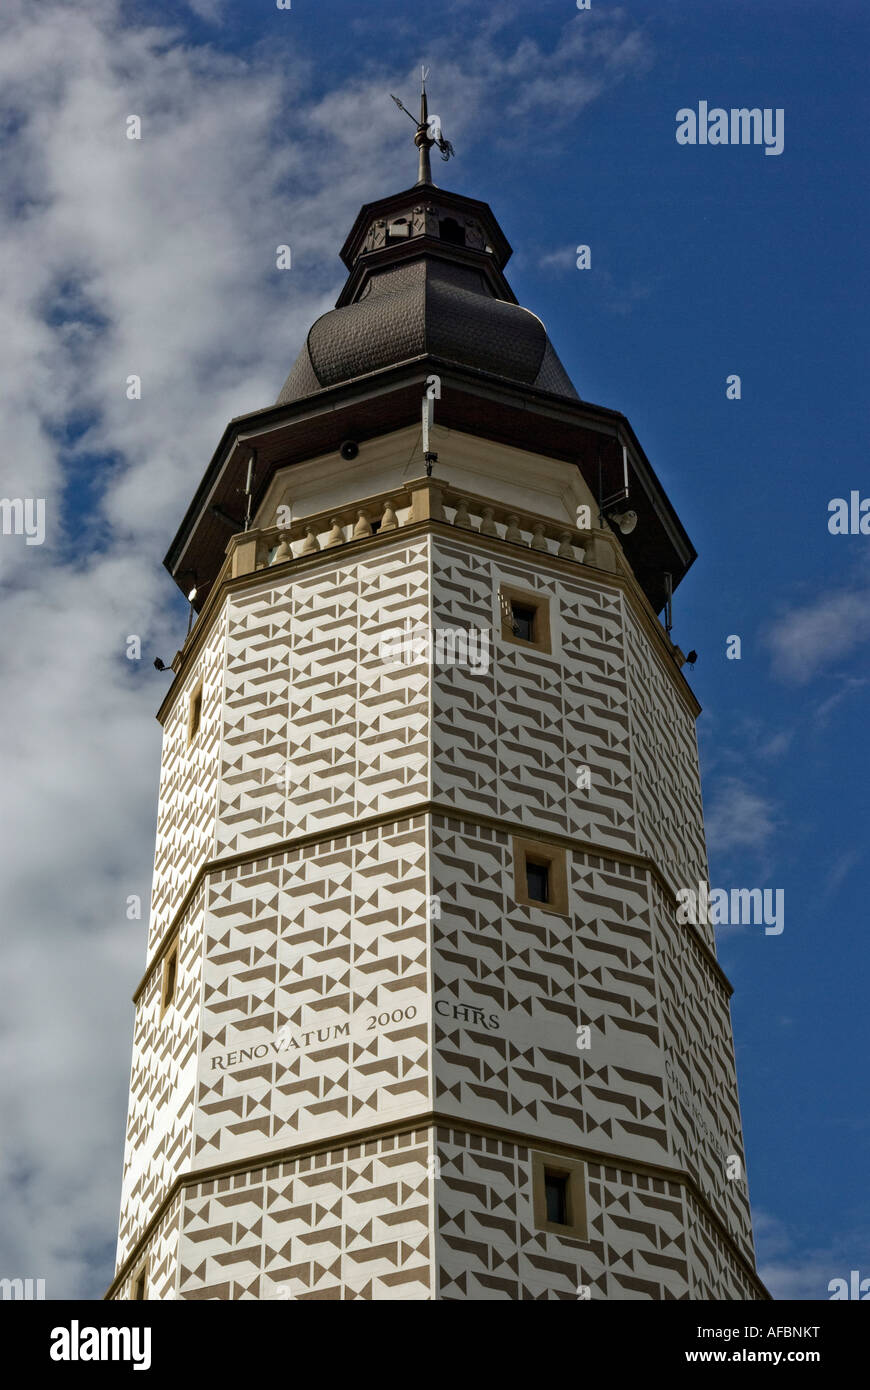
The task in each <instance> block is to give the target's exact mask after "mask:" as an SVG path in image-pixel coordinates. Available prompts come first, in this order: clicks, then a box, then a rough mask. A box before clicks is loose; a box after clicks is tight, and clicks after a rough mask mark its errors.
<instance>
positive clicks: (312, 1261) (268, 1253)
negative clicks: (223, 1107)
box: [179, 1130, 432, 1300]
mask: <svg viewBox="0 0 870 1390" xmlns="http://www.w3.org/2000/svg"><path fill="white" fill-rule="evenodd" d="M429 1182H430V1179H429V1141H428V1134H427V1133H426V1131H425V1130H424V1131H421V1132H419V1133H417V1134H413V1133H412V1134H402V1135H398V1136H392V1135H391V1136H388V1137H386V1138H380V1139H378V1140H372V1141H370V1142H368V1143H364V1144H356V1145H351V1146H348V1147H344V1148H343V1147H337V1148H335V1149H333V1150H331V1151H327V1152H325V1153H317V1154H316V1155H313V1156H312V1157H310V1158H298V1159H294V1160H291V1161H287V1162H283V1163H277V1164H274V1165H273V1166H272V1167H258V1168H254V1169H251V1170H249V1171H246V1172H242V1173H237V1174H235V1175H234V1176H233V1177H226V1178H217V1179H215V1180H213V1181H211V1182H204V1183H201V1184H199V1185H197V1186H195V1187H193V1188H191V1189H190V1190H189V1192H188V1193H187V1194H186V1197H185V1204H184V1215H183V1222H182V1234H181V1243H180V1272H179V1297H180V1298H183V1299H191V1298H197V1299H214V1298H219V1299H250V1298H257V1299H261V1298H262V1299H292V1300H306V1299H346V1300H350V1299H363V1300H365V1299H427V1298H429V1297H431V1280H432V1264H431V1229H430V1227H431V1223H430V1218H429Z"/></svg>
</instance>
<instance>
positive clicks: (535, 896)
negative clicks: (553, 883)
mask: <svg viewBox="0 0 870 1390" xmlns="http://www.w3.org/2000/svg"><path fill="white" fill-rule="evenodd" d="M526 892H527V894H528V896H529V897H530V898H531V900H532V902H535V903H548V902H549V901H550V866H549V865H548V864H536V863H535V862H534V861H533V860H531V859H526Z"/></svg>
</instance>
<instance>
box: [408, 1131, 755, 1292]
mask: <svg viewBox="0 0 870 1390" xmlns="http://www.w3.org/2000/svg"><path fill="white" fill-rule="evenodd" d="M536 1151H537V1150H536V1146H534V1145H528V1146H527V1145H524V1144H521V1143H517V1142H512V1141H508V1140H499V1139H497V1138H492V1137H490V1136H488V1135H485V1134H480V1133H475V1132H474V1131H473V1129H472V1130H467V1129H459V1128H455V1129H451V1128H449V1127H447V1126H440V1127H439V1128H438V1130H437V1136H436V1143H435V1154H436V1157H437V1160H438V1166H437V1168H436V1174H437V1175H438V1176H437V1178H436V1182H435V1203H436V1213H437V1215H436V1246H435V1248H436V1251H437V1265H438V1295H437V1297H438V1298H439V1299H441V1300H444V1301H453V1300H461V1301H463V1302H464V1301H467V1300H472V1301H476V1302H479V1301H495V1300H508V1301H512V1302H515V1301H535V1300H538V1301H556V1300H575V1301H576V1300H577V1299H578V1298H583V1299H587V1298H588V1299H590V1300H592V1299H594V1300H598V1299H611V1300H614V1301H620V1302H622V1301H631V1300H650V1299H652V1300H656V1301H658V1300H662V1301H664V1300H667V1299H701V1298H706V1299H715V1298H722V1299H753V1298H758V1297H759V1286H758V1285H757V1284H755V1283H754V1282H753V1281H752V1280H751V1278H750V1277H749V1276H748V1274H747V1272H746V1270H745V1269H744V1267H743V1266H742V1265H741V1264H740V1262H739V1261H738V1260H736V1259H735V1258H734V1255H733V1253H731V1252H730V1251H729V1250H728V1248H727V1246H726V1244H725V1242H724V1241H723V1240H722V1239H721V1238H720V1237H719V1236H718V1235H717V1233H716V1231H715V1228H714V1227H713V1225H712V1224H711V1223H710V1222H709V1220H707V1219H706V1218H704V1216H703V1213H702V1212H700V1211H699V1210H698V1209H697V1207H696V1206H695V1204H694V1202H693V1201H692V1198H691V1194H690V1193H688V1192H686V1190H685V1189H684V1188H682V1187H681V1186H680V1184H679V1183H676V1182H668V1181H667V1180H666V1179H663V1178H657V1177H653V1176H651V1175H646V1174H644V1173H641V1172H637V1171H635V1170H632V1169H630V1168H625V1167H620V1166H619V1165H618V1164H614V1166H613V1167H610V1166H606V1165H604V1164H601V1163H596V1162H589V1163H587V1165H586V1175H585V1176H586V1205H587V1222H588V1229H587V1236H588V1239H587V1240H577V1239H574V1238H573V1237H570V1236H564V1235H556V1234H554V1233H552V1232H550V1231H541V1230H539V1229H538V1228H537V1227H536V1225H535V1219H534V1208H533V1199H532V1191H533V1186H532V1158H533V1155H534V1153H535V1152H536Z"/></svg>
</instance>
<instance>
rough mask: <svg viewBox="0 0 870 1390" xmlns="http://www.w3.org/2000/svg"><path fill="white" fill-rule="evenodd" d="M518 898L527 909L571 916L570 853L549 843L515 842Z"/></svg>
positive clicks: (541, 841) (515, 885) (559, 846)
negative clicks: (539, 909) (569, 914)
mask: <svg viewBox="0 0 870 1390" xmlns="http://www.w3.org/2000/svg"><path fill="white" fill-rule="evenodd" d="M513 850H514V896H515V897H516V900H517V902H518V903H523V904H524V905H525V906H526V907H542V908H544V909H545V911H547V912H558V913H560V914H561V915H562V916H567V914H568V912H569V902H568V870H567V862H566V860H567V856H566V851H565V850H564V849H562V847H561V845H548V844H547V842H546V841H545V840H520V839H516V840H514V844H513Z"/></svg>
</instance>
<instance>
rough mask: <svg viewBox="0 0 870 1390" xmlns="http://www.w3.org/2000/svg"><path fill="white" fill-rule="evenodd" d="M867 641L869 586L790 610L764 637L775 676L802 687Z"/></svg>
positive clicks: (869, 631) (835, 593)
mask: <svg viewBox="0 0 870 1390" xmlns="http://www.w3.org/2000/svg"><path fill="white" fill-rule="evenodd" d="M868 639H870V587H868V586H867V585H866V584H859V585H858V586H856V587H853V588H843V589H840V590H835V591H832V592H830V593H827V594H822V595H820V596H819V597H818V598H816V599H813V600H812V601H811V602H810V603H807V604H804V605H802V606H800V607H796V608H793V609H792V610H791V611H790V612H788V613H786V614H784V615H783V617H781V618H780V619H779V620H778V621H777V622H776V623H775V624H774V625H773V626H772V627H771V629H770V631H769V632H768V634H767V645H768V647H769V649H770V651H771V655H772V659H773V670H774V674H775V675H777V676H779V677H780V678H781V679H783V680H787V681H793V682H794V683H796V684H800V685H803V684H805V683H806V682H807V681H809V680H811V679H812V678H813V676H816V675H818V673H819V672H820V671H823V670H825V669H826V668H827V667H828V666H830V664H831V662H834V661H836V660H838V659H839V658H840V657H842V656H846V655H848V654H849V653H850V652H852V651H854V650H855V649H856V648H857V647H859V646H862V645H863V644H864V643H865V642H866V641H867V640H868Z"/></svg>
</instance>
